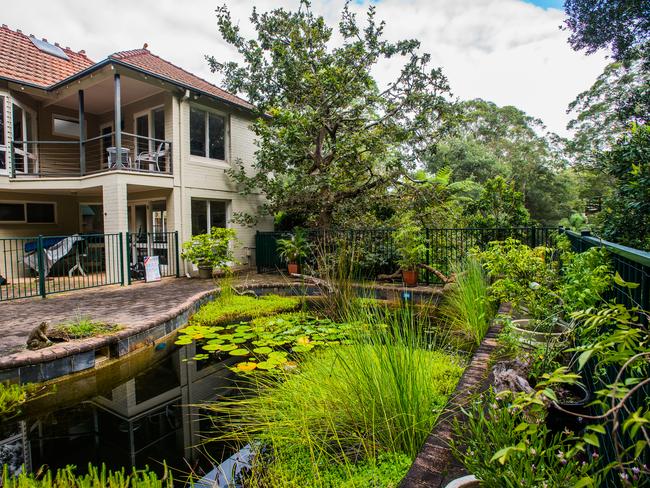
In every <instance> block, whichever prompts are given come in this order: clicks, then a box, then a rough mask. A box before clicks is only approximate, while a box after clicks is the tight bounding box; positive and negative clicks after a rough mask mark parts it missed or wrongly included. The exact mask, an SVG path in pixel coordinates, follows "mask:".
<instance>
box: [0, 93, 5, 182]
mask: <svg viewBox="0 0 650 488" xmlns="http://www.w3.org/2000/svg"><path fill="white" fill-rule="evenodd" d="M6 127H7V125H6V124H5V97H0V173H6V172H7V146H6V145H5V144H6V142H5V141H6V135H5V130H6Z"/></svg>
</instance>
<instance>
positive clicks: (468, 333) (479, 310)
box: [441, 257, 494, 346]
mask: <svg viewBox="0 0 650 488" xmlns="http://www.w3.org/2000/svg"><path fill="white" fill-rule="evenodd" d="M452 273H454V274H455V275H456V277H457V278H456V283H455V284H454V286H453V288H452V289H451V290H450V291H449V292H447V293H445V296H444V302H443V306H442V309H441V313H442V315H443V316H444V317H445V318H446V320H447V321H448V322H449V323H450V324H451V327H452V328H453V329H454V330H456V331H458V332H460V333H461V334H462V335H463V336H464V337H465V339H466V340H468V341H470V342H472V343H474V345H476V346H478V345H479V344H480V343H481V341H482V340H483V337H485V334H486V333H487V331H488V328H489V327H490V321H491V319H492V316H493V313H494V306H493V304H492V303H491V302H490V300H489V297H488V282H487V275H486V273H485V271H484V270H483V268H482V266H481V263H480V262H479V261H478V260H477V259H476V258H475V257H469V258H467V259H466V260H465V261H464V262H462V263H459V264H456V265H454V266H452Z"/></svg>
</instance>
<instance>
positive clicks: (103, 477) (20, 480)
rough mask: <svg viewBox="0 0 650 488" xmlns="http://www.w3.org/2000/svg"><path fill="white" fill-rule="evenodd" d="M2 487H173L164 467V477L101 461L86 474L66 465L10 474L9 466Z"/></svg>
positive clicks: (89, 468)
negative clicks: (108, 465)
mask: <svg viewBox="0 0 650 488" xmlns="http://www.w3.org/2000/svg"><path fill="white" fill-rule="evenodd" d="M0 485H1V486H3V488H107V487H110V488H173V486H174V483H173V481H172V478H171V474H170V473H168V472H167V469H166V467H165V476H163V478H162V479H160V478H158V476H157V475H156V474H155V473H152V472H150V471H148V470H147V469H144V470H136V469H133V471H132V472H131V473H127V472H126V471H125V470H124V468H122V470H120V471H110V470H107V469H106V466H105V465H103V464H102V466H101V467H100V468H98V467H95V466H92V465H88V473H87V474H84V475H78V474H75V467H74V466H68V467H66V468H63V469H59V470H57V471H56V472H53V471H50V470H46V471H44V472H40V471H39V472H38V473H36V474H34V473H20V474H19V475H18V476H16V477H10V476H9V474H8V467H7V466H5V467H4V470H3V473H2V483H0Z"/></svg>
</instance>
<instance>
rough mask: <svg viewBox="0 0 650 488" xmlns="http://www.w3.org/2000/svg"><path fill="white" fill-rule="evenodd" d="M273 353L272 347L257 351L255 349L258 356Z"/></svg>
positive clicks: (257, 348)
mask: <svg viewBox="0 0 650 488" xmlns="http://www.w3.org/2000/svg"><path fill="white" fill-rule="evenodd" d="M271 351H273V349H271V348H270V347H266V346H265V347H256V348H255V349H253V352H254V353H257V354H268V353H270V352H271Z"/></svg>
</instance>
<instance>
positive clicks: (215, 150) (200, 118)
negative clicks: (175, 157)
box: [190, 107, 226, 161]
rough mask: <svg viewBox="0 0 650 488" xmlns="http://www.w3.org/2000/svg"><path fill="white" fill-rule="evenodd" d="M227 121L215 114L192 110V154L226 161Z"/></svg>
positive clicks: (193, 108) (194, 108)
mask: <svg viewBox="0 0 650 488" xmlns="http://www.w3.org/2000/svg"><path fill="white" fill-rule="evenodd" d="M225 141H226V119H225V118H224V117H222V116H221V115H218V114H216V113H214V112H208V111H206V110H201V109H199V108H196V107H191V108H190V154H191V155H193V156H201V157H204V158H209V159H220V160H222V161H223V160H225V159H226V144H225Z"/></svg>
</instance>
